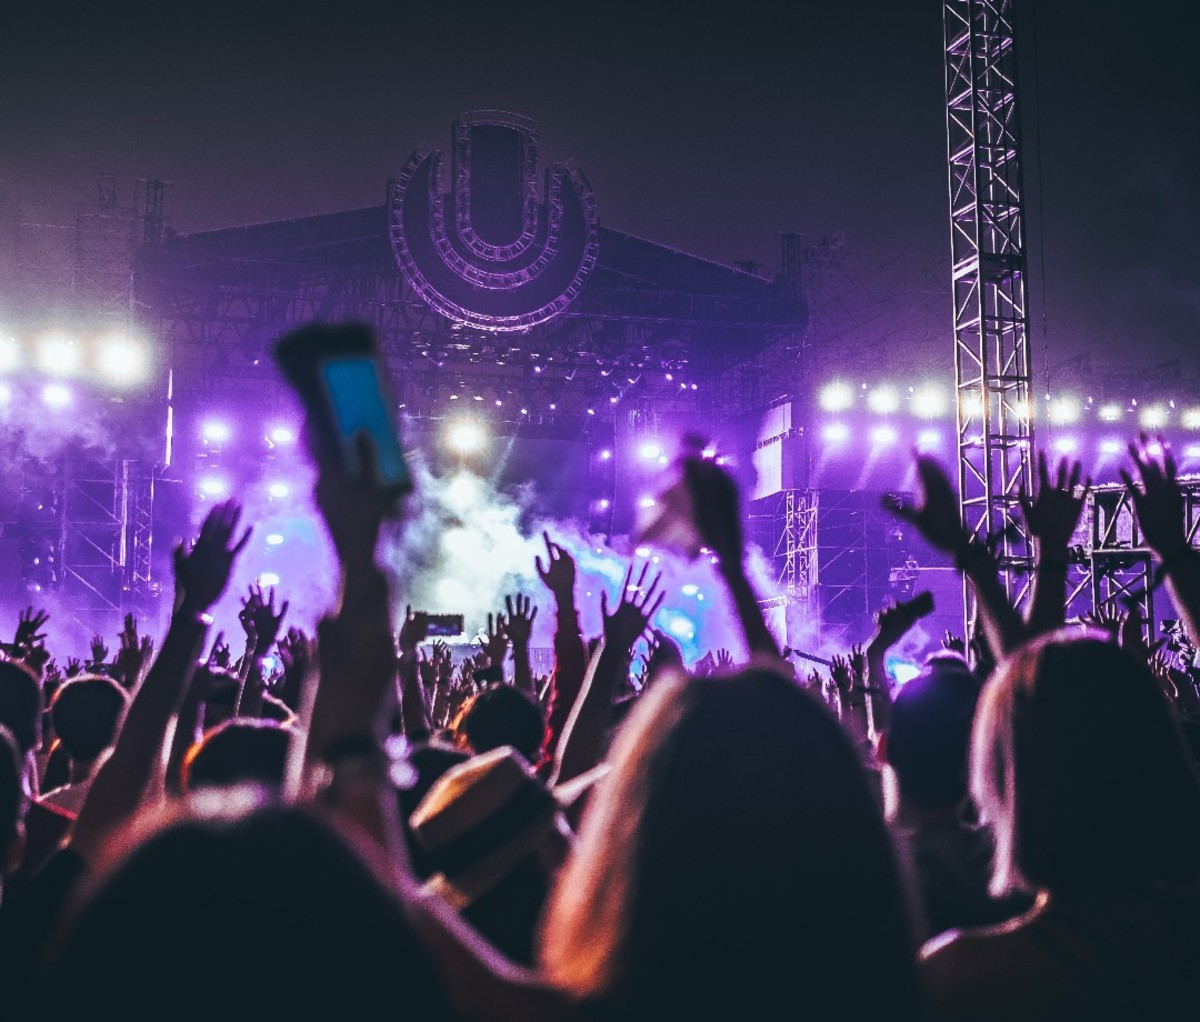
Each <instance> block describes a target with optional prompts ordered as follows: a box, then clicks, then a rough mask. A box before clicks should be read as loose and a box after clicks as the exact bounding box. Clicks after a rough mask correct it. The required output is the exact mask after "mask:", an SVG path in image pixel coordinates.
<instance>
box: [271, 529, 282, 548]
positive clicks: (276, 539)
mask: <svg viewBox="0 0 1200 1022" xmlns="http://www.w3.org/2000/svg"><path fill="white" fill-rule="evenodd" d="M282 545H283V533H282V532H272V533H270V534H269V535H268V536H267V546H282Z"/></svg>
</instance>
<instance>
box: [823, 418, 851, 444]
mask: <svg viewBox="0 0 1200 1022" xmlns="http://www.w3.org/2000/svg"><path fill="white" fill-rule="evenodd" d="M821 436H822V437H824V438H825V440H827V441H828V442H829V443H831V444H840V443H843V442H845V441H846V440H849V439H850V427H849V426H847V425H846V424H845V423H844V422H831V423H830V424H829V425H828V426H826V427H825V428H824V429H823V430H822V431H821Z"/></svg>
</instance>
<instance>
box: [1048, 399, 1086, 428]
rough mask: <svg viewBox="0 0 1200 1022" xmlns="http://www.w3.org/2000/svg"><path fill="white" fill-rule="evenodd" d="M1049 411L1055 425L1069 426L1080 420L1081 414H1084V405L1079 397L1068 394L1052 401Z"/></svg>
mask: <svg viewBox="0 0 1200 1022" xmlns="http://www.w3.org/2000/svg"><path fill="white" fill-rule="evenodd" d="M1049 413H1050V421H1051V422H1052V423H1054V425H1056V426H1069V425H1070V424H1071V423H1073V422H1078V421H1079V416H1080V415H1082V414H1083V406H1082V405H1081V404H1080V403H1079V398H1077V397H1072V396H1071V395H1069V394H1066V395H1064V396H1062V397H1056V398H1055V399H1054V400H1053V401H1051V402H1050V409H1049Z"/></svg>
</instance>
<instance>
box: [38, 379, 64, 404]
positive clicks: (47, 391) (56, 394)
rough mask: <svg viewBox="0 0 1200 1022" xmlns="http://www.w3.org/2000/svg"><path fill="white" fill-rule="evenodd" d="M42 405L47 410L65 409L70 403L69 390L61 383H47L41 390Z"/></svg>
mask: <svg viewBox="0 0 1200 1022" xmlns="http://www.w3.org/2000/svg"><path fill="white" fill-rule="evenodd" d="M42 403H43V404H44V405H46V407H47V408H66V407H67V405H69V404H70V403H71V391H70V388H68V387H64V386H63V385H62V384H61V383H47V384H46V386H44V387H43V388H42Z"/></svg>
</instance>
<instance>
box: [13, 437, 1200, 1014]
mask: <svg viewBox="0 0 1200 1022" xmlns="http://www.w3.org/2000/svg"><path fill="white" fill-rule="evenodd" d="M313 458H314V461H315V465H316V470H317V478H318V482H317V486H316V490H315V497H316V503H317V506H318V508H319V510H320V513H321V516H322V518H323V521H324V524H325V526H326V528H327V531H328V537H329V539H330V541H331V543H332V546H333V549H334V550H335V551H336V553H337V560H338V564H339V566H340V572H341V579H340V587H339V597H338V600H337V602H336V605H334V606H331V607H329V608H328V611H327V613H326V614H325V616H324V617H323V618H322V620H321V621H320V623H319V626H318V627H317V628H316V629H315V634H311V635H310V634H305V633H304V632H302V631H300V630H299V629H297V628H294V627H285V625H286V624H287V609H288V605H287V602H286V601H283V600H281V601H280V602H277V594H276V592H275V591H274V589H262V588H259V587H252V588H251V589H250V590H249V591H247V592H246V593H244V594H241V595H240V600H241V611H240V615H239V620H240V622H241V624H242V627H243V629H244V633H245V644H244V648H243V649H242V650H241V651H240V655H237V656H235V655H234V651H233V650H231V649H230V647H229V646H228V645H226V644H225V643H224V642H223V641H222V640H221V639H220V638H219V637H218V638H216V639H214V636H213V635H212V634H210V632H211V623H212V618H211V616H210V615H211V611H212V610H213V608H214V606H215V605H217V603H218V601H221V600H222V599H229V598H234V599H237V598H239V596H238V594H234V595H233V596H232V597H231V596H230V595H229V594H228V593H227V589H228V586H229V579H230V575H231V571H232V569H233V567H234V564H235V562H236V561H237V559H238V557H239V554H240V553H241V551H242V549H243V547H244V546H245V544H246V542H247V539H248V536H249V528H250V527H251V526H252V524H253V523H246V522H243V521H242V520H241V519H242V514H241V508H240V506H239V504H238V503H237V502H236V501H233V500H230V501H226V502H224V503H221V504H218V505H217V506H215V507H213V508H212V509H211V511H210V513H209V514H208V516H207V517H206V519H205V520H204V522H203V525H202V527H201V528H200V530H199V533H198V535H196V536H195V537H194V538H193V539H192V540H191V541H190V542H187V543H185V544H183V545H181V546H180V547H179V549H178V550H177V551H176V552H175V558H174V575H175V579H174V581H175V594H174V604H173V606H174V610H173V613H172V615H171V617H170V623H169V626H168V627H167V629H166V631H165V634H163V635H161V636H156V637H155V638H154V640H153V641H151V639H150V638H149V637H147V636H144V635H141V634H139V631H138V622H137V621H136V620H135V619H134V618H133V617H129V618H127V619H126V621H125V626H124V628H123V630H122V631H121V633H120V634H119V635H118V636H117V637H116V640H115V642H114V643H113V647H112V648H111V649H110V648H109V645H108V642H109V640H108V639H107V638H106V637H105V636H100V635H97V636H96V637H95V638H94V639H93V641H92V644H91V648H90V650H88V651H87V656H86V658H85V657H80V658H79V659H69V660H67V659H64V658H63V652H64V651H61V650H55V651H53V654H52V652H51V651H50V650H48V649H47V648H46V645H45V635H44V632H43V628H44V626H45V624H46V620H47V618H46V615H45V614H44V613H43V612H41V611H39V610H38V609H37V608H33V607H31V608H29V610H28V611H26V612H25V613H23V614H22V615H21V617H20V620H19V622H18V623H17V627H16V630H15V634H14V635H13V638H12V641H11V642H10V643H7V644H5V645H4V646H3V660H2V662H0V866H2V867H3V868H2V870H0V876H2V877H3V886H2V897H0V1018H3V1019H6V1020H7V1019H13V1020H21V1019H33V1018H46V1019H57V1018H62V1019H71V1020H72V1022H78V1020H79V1019H81V1018H149V1017H154V1018H179V1017H197V1018H199V1017H204V1018H214V1019H216V1018H230V1017H238V1018H242V1017H244V1018H250V1017H254V1018H285V1017H299V1018H304V1017H318V1015H328V1016H329V1017H332V1018H355V1017H377V1018H396V1019H461V1020H480V1022H501V1020H510V1019H511V1020H521V1022H534V1020H538V1019H583V1020H608V1019H635V1020H640V1019H645V1020H651V1019H653V1020H666V1019H710V1018H711V1019H718V1018H724V1019H761V1018H835V1017H836V1018H851V1019H858V1018H862V1019H885V1018H886V1019H889V1020H893V1022H903V1020H918V1019H928V1020H958V1019H961V1020H970V1022H984V1020H990V1019H1013V1020H1040V1019H1047V1020H1049V1019H1054V1020H1064V1019H1172V1020H1173V1019H1185V1018H1186V1019H1195V1018H1197V1017H1200V998H1198V993H1200V991H1198V990H1197V985H1198V981H1200V898H1198V887H1197V877H1198V875H1200V782H1198V774H1197V767H1196V756H1195V750H1196V748H1197V747H1198V746H1200V742H1197V738H1196V736H1197V733H1198V731H1200V699H1198V691H1200V690H1198V688H1197V682H1198V681H1200V671H1198V670H1197V668H1196V665H1195V660H1196V649H1195V647H1194V646H1193V645H1192V640H1191V638H1190V636H1195V635H1200V631H1198V626H1200V553H1198V552H1197V550H1196V549H1194V548H1193V547H1192V545H1191V543H1190V541H1189V536H1188V534H1187V532H1186V529H1185V514H1184V506H1183V496H1182V492H1181V488H1180V484H1179V482H1178V481H1177V479H1176V470H1175V464H1174V461H1173V458H1172V455H1171V451H1170V449H1169V447H1167V445H1166V444H1165V443H1164V442H1162V441H1161V439H1158V440H1155V439H1154V438H1150V437H1147V436H1141V437H1139V438H1138V439H1136V440H1134V441H1133V442H1132V443H1131V444H1130V446H1129V460H1128V472H1127V474H1126V477H1125V482H1126V486H1127V487H1128V490H1129V493H1130V497H1131V500H1132V502H1133V504H1134V506H1135V509H1136V512H1137V516H1138V521H1139V526H1140V528H1141V530H1142V533H1143V534H1144V536H1145V538H1146V541H1147V543H1148V544H1149V545H1150V546H1151V548H1152V549H1153V551H1154V552H1155V554H1156V557H1157V561H1156V564H1157V567H1158V576H1157V579H1158V580H1159V581H1161V582H1163V583H1165V585H1166V586H1167V587H1168V589H1169V591H1170V594H1171V597H1172V599H1173V601H1174V603H1175V606H1176V608H1177V611H1178V617H1179V622H1180V624H1179V627H1178V629H1177V630H1176V631H1175V632H1173V633H1171V634H1170V635H1169V636H1167V638H1166V640H1163V641H1152V639H1151V638H1150V636H1151V635H1152V630H1151V629H1150V627H1149V626H1150V625H1151V624H1152V623H1151V622H1148V621H1145V620H1142V619H1141V618H1140V617H1139V616H1138V614H1137V613H1136V611H1135V610H1132V609H1130V608H1128V607H1123V606H1119V605H1116V606H1112V605H1109V606H1106V607H1105V608H1104V609H1103V610H1102V611H1101V612H1100V613H1097V614H1096V615H1094V616H1089V617H1088V618H1087V619H1086V620H1083V621H1076V620H1072V621H1068V620H1066V618H1065V612H1064V608H1065V607H1066V606H1067V574H1068V543H1069V541H1070V539H1071V536H1072V534H1073V533H1074V531H1075V528H1076V526H1077V524H1078V521H1079V517H1080V514H1081V509H1082V507H1083V503H1084V499H1085V494H1086V491H1087V488H1088V483H1087V481H1086V480H1081V478H1080V477H1081V473H1080V468H1079V466H1078V465H1077V464H1069V463H1064V464H1062V465H1059V466H1050V465H1048V464H1047V461H1046V459H1045V458H1044V457H1041V458H1039V460H1038V464H1037V472H1036V473H1035V475H1036V480H1035V482H1036V485H1035V487H1034V490H1033V492H1031V493H1027V494H1022V499H1021V508H1022V513H1023V518H1024V525H1025V527H1026V528H1027V530H1028V532H1029V534H1030V535H1031V536H1032V537H1033V541H1034V549H1035V563H1034V570H1033V574H1032V579H1031V581H1030V591H1029V592H1028V594H1027V596H1026V598H1025V599H1024V600H1022V601H1020V603H1019V605H1017V606H1014V603H1013V602H1012V601H1011V600H1010V598H1009V595H1008V591H1007V589H1006V587H1005V585H1004V584H1003V578H1002V573H1001V571H1000V561H999V556H1000V555H999V553H998V551H997V548H996V543H995V540H994V537H987V536H979V535H973V534H970V533H968V532H967V531H966V530H965V529H964V526H963V524H962V518H961V514H960V508H959V505H958V500H957V497H956V496H955V493H954V490H953V485H952V483H951V482H950V480H949V479H948V478H947V476H946V474H945V472H944V470H943V468H942V467H941V466H940V465H939V464H938V463H937V462H936V461H935V460H934V459H932V458H930V457H927V456H924V455H919V456H917V472H918V476H919V479H920V484H921V485H920V496H919V499H918V500H917V501H916V502H915V503H912V504H906V503H897V502H892V504H891V505H890V507H891V510H892V511H893V513H894V514H896V515H897V516H898V517H899V518H901V519H903V520H905V521H907V522H908V523H910V524H911V525H912V526H913V527H915V528H916V530H918V532H919V533H920V535H921V536H922V537H923V538H924V539H925V540H926V541H927V542H928V543H929V545H930V546H931V547H933V548H934V549H936V550H937V551H940V552H941V553H942V554H944V556H945V558H946V559H947V561H948V562H952V563H953V564H954V565H955V566H956V567H957V568H958V569H959V570H960V571H961V572H962V573H963V574H964V575H965V577H966V578H967V579H968V581H969V584H970V587H971V592H972V593H973V597H974V602H975V606H976V613H975V617H974V620H973V622H972V626H971V628H970V629H968V634H966V635H964V636H953V635H948V636H947V637H946V640H945V643H944V647H945V648H944V649H941V650H940V651H938V652H936V653H934V654H932V655H930V656H929V657H928V658H927V659H926V660H925V662H924V663H923V664H922V665H921V668H920V671H919V673H918V674H917V675H916V676H915V677H913V678H912V679H911V680H908V681H907V682H906V683H904V684H903V685H898V684H897V683H896V682H895V681H894V680H893V679H892V678H891V677H890V676H889V673H888V670H887V668H886V666H885V664H886V658H887V654H888V651H889V650H891V649H893V648H894V647H895V646H896V645H897V643H899V642H900V641H901V639H902V638H903V637H904V636H905V635H906V634H907V633H908V632H909V631H910V630H911V629H912V628H913V627H914V626H915V625H916V624H917V622H918V620H919V619H920V618H921V617H922V615H923V614H926V613H928V611H929V604H928V601H927V600H925V599H923V598H922V597H921V596H919V595H918V596H917V597H914V598H913V599H911V600H904V601H901V602H897V603H894V604H891V605H889V606H885V607H880V608H879V610H878V615H877V618H876V620H875V622H874V632H873V634H872V636H871V638H870V639H869V641H868V642H867V643H866V644H865V645H864V646H862V647H854V648H852V649H848V650H846V651H845V652H844V655H843V656H839V657H837V658H835V659H834V661H833V663H832V666H831V667H830V668H829V669H828V670H827V671H817V672H811V673H809V672H807V668H806V667H800V668H797V667H796V666H795V664H796V662H797V661H794V660H792V659H790V658H789V657H787V656H786V655H785V654H786V653H787V652H788V651H786V650H784V651H781V649H780V648H779V646H778V644H777V641H776V639H775V637H774V636H773V635H772V633H771V631H770V629H769V628H768V626H767V623H766V621H765V620H764V617H763V613H762V610H761V609H760V603H759V599H758V596H757V594H756V593H755V591H754V587H753V585H752V583H751V582H750V580H749V578H748V576H747V573H746V570H745V560H746V544H745V540H744V537H743V520H742V508H741V496H740V494H739V491H738V487H737V485H736V483H735V482H734V479H733V477H732V476H731V475H730V474H729V473H728V472H727V471H726V470H725V469H724V468H722V467H721V466H719V465H718V464H716V463H715V462H714V461H712V460H710V459H707V458H705V457H704V456H703V454H701V453H694V452H693V453H690V454H688V455H687V456H686V457H685V459H684V461H683V463H682V464H681V466H680V467H681V471H682V478H683V480H684V482H685V484H686V489H687V492H688V494H689V495H690V498H691V500H690V507H691V509H692V510H691V511H690V514H691V516H692V521H691V523H690V524H691V526H692V528H694V530H695V533H696V534H697V535H698V537H699V538H700V540H701V541H702V542H703V544H704V546H705V547H706V548H707V550H708V551H711V553H712V556H714V557H715V558H716V563H717V568H718V571H719V575H720V578H721V580H722V583H723V585H724V586H725V587H726V589H727V594H728V597H729V601H730V602H729V606H731V607H732V608H734V613H735V615H736V618H737V627H738V629H739V630H740V633H741V635H742V637H743V638H744V645H745V648H746V649H747V650H748V651H749V654H748V656H747V658H746V659H745V660H744V662H735V659H734V657H733V656H732V655H731V654H730V653H728V652H727V651H725V650H716V651H713V652H712V653H710V654H708V655H706V656H705V657H704V658H703V659H702V660H701V661H699V662H698V663H693V664H688V663H686V662H685V660H684V657H683V655H682V653H681V651H680V648H679V647H678V646H677V645H676V644H675V643H674V642H673V641H672V639H671V638H670V637H669V636H667V635H665V634H663V633H662V632H661V631H659V630H657V629H656V628H655V627H654V626H653V624H652V621H653V619H654V616H655V613H656V612H657V610H658V609H659V607H660V605H661V602H662V599H663V596H662V587H661V575H660V574H659V573H658V571H657V569H656V567H655V565H654V564H653V563H651V562H650V561H649V560H648V559H641V561H640V563H633V564H630V565H629V568H628V572H627V573H626V576H625V578H624V582H623V584H622V586H621V588H620V591H619V593H618V594H617V595H616V596H614V597H613V598H612V599H611V600H610V598H609V597H608V595H607V594H606V595H603V596H602V597H601V608H600V609H601V612H602V621H603V628H602V631H601V633H600V634H598V635H586V634H584V631H583V629H582V628H581V624H580V621H581V615H580V605H579V602H578V601H579V599H580V593H579V592H578V591H577V589H578V587H577V585H576V581H577V580H576V564H575V561H574V560H573V558H572V556H571V554H570V553H569V552H568V551H567V550H566V549H564V547H563V546H561V545H560V544H559V543H557V542H556V541H555V539H554V537H553V536H551V535H549V534H546V535H544V537H543V538H544V543H545V551H544V555H543V556H539V557H538V558H537V562H536V571H537V575H538V577H539V578H540V580H541V582H542V583H543V586H544V589H543V591H540V592H537V593H513V594H511V595H510V596H508V597H507V598H506V599H505V601H504V605H503V606H502V607H500V606H498V607H497V608H496V613H495V614H493V615H491V616H489V618H488V621H487V622H486V632H485V633H484V635H483V638H481V639H480V640H479V642H478V644H477V647H478V648H477V649H476V648H475V647H472V649H471V651H470V652H469V653H468V655H466V656H462V655H461V652H460V651H458V650H456V649H455V648H453V647H451V646H450V645H447V644H446V643H445V642H444V641H442V640H439V639H437V638H434V637H432V636H430V635H429V626H430V621H429V617H428V615H426V614H424V613H420V612H416V611H414V610H413V609H412V608H411V607H410V606H408V602H407V600H406V596H405V593H404V592H402V591H398V590H397V587H396V586H395V584H394V582H393V580H392V579H391V578H390V577H389V575H388V573H387V572H386V571H385V570H384V569H383V568H382V567H381V564H380V559H379V558H378V557H377V550H378V548H379V546H380V542H381V535H382V534H384V533H385V532H386V533H389V534H397V533H402V532H403V530H404V529H405V516H404V507H403V503H401V504H400V505H398V506H397V507H393V505H391V504H390V503H389V502H388V501H386V500H384V499H383V497H382V496H381V494H380V492H379V487H378V486H377V485H376V481H375V477H374V473H373V471H372V465H371V464H370V463H369V459H368V463H367V464H366V465H364V466H362V470H361V471H357V472H356V471H351V470H349V469H347V468H346V467H344V466H343V465H341V464H339V463H336V462H335V461H332V460H330V459H328V458H327V457H325V456H323V455H321V454H320V453H318V452H316V451H314V452H313ZM279 595H280V597H282V596H283V595H286V594H279ZM539 609H540V610H541V612H542V613H543V614H546V613H553V614H554V615H555V618H554V622H555V624H554V667H553V671H552V672H550V673H549V674H548V675H544V676H542V675H538V674H536V673H535V671H534V670H533V668H532V666H531V656H530V638H531V634H532V627H533V622H534V618H535V616H536V615H537V613H538V612H539ZM543 620H545V619H544V618H543ZM480 624H481V625H482V624H483V623H482V622H480ZM635 650H638V651H644V652H641V653H640V655H638V656H635ZM276 664H278V666H276ZM367 1012H369V1013H371V1014H370V1016H365V1015H364V1014H361V1013H367Z"/></svg>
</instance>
